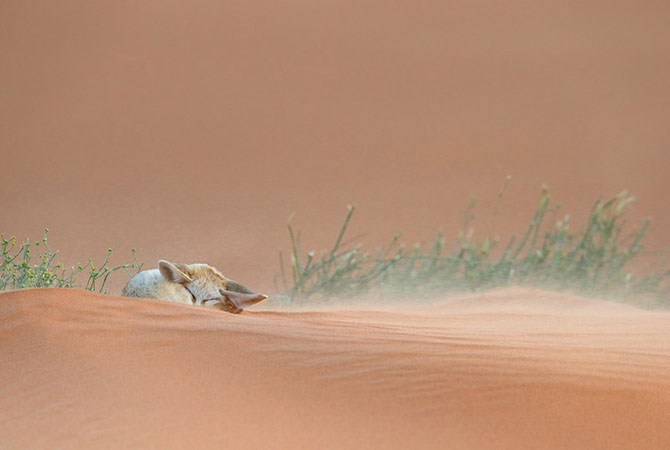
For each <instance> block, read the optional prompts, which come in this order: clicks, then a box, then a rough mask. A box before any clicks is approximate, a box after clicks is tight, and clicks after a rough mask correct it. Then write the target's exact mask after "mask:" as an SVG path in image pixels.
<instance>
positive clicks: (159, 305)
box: [0, 289, 670, 449]
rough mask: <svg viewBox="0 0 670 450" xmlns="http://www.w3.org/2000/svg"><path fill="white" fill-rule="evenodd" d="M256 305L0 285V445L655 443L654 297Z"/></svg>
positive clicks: (505, 293) (660, 406)
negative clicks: (642, 300) (239, 310)
mask: <svg viewBox="0 0 670 450" xmlns="http://www.w3.org/2000/svg"><path fill="white" fill-rule="evenodd" d="M261 306H262V305H258V307H257V308H256V309H255V310H253V311H248V312H245V313H243V314H242V315H237V316H236V315H230V314H226V313H221V312H218V311H210V310H204V309H199V308H194V307H188V306H184V305H179V304H171V303H168V302H162V301H155V300H138V299H125V298H119V297H111V296H102V295H97V294H91V293H86V292H83V291H78V290H29V291H23V292H9V293H3V294H0V447H2V448H3V449H13V448H16V449H19V448H73V447H75V448H95V447H104V448H110V447H111V448H149V447H151V448H343V449H344V448H391V449H393V448H397V449H407V448H450V449H486V448H496V449H502V448H508V449H519V448H565V449H578V448H583V449H600V448H602V449H616V448H621V449H624V448H625V449H631V448H645V449H654V448H656V449H666V448H668V447H669V446H670V427H668V423H669V421H670V375H669V374H670V313H667V312H648V311H642V310H638V309H634V308H632V307H628V306H626V305H620V304H610V303H606V302H601V301H596V300H586V299H582V298H577V297H570V296H567V295H559V294H552V293H546V292H542V291H537V290H530V289H505V290H498V291H492V292H489V293H484V294H477V295H469V296H462V297H460V298H457V299H451V300H447V299H445V300H442V301H439V302H436V303H434V304H430V305H423V306H420V307H416V308H413V309H404V308H402V307H401V306H400V305H396V306H383V305H379V304H377V305H368V306H365V307H350V308H349V307H348V308H345V309H340V310H328V309H318V310H311V311H308V310H301V311H283V312H280V311H272V310H263V308H262V307H261Z"/></svg>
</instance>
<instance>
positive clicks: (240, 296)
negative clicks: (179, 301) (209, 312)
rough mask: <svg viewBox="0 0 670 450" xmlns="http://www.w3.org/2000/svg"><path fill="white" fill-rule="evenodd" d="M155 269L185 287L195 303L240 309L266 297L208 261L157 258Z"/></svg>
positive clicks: (226, 309)
mask: <svg viewBox="0 0 670 450" xmlns="http://www.w3.org/2000/svg"><path fill="white" fill-rule="evenodd" d="M158 269H159V270H160V273H161V275H162V276H163V278H165V279H166V280H168V281H171V282H173V283H178V284H180V285H182V286H183V287H184V288H185V289H186V290H188V291H189V292H190V293H191V296H192V297H193V304H194V305H200V306H210V307H214V308H219V309H223V310H224V311H228V312H232V313H239V312H241V311H242V310H243V309H244V308H246V307H247V306H251V305H253V304H256V303H258V302H260V301H262V300H265V299H266V298H268V296H267V295H262V294H257V293H255V292H252V291H250V290H249V289H247V288H246V287H244V286H242V285H241V284H240V283H238V282H236V281H233V280H229V279H228V278H226V277H224V276H223V275H221V273H220V272H219V271H218V270H216V269H215V268H214V267H212V266H210V265H208V264H179V263H171V262H169V261H165V260H160V261H158Z"/></svg>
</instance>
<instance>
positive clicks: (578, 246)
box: [275, 185, 670, 306]
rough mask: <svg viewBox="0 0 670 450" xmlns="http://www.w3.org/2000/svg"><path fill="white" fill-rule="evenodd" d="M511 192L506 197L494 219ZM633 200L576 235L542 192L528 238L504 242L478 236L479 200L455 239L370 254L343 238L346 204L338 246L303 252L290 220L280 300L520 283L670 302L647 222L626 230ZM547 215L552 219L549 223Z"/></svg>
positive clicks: (593, 213) (594, 211)
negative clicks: (649, 261)
mask: <svg viewBox="0 0 670 450" xmlns="http://www.w3.org/2000/svg"><path fill="white" fill-rule="evenodd" d="M505 186H506V185H505ZM504 191H505V188H503V189H502V191H501V192H500V194H499V198H498V203H497V205H496V208H495V212H494V218H493V220H495V216H496V215H497V213H498V208H499V205H500V200H501V198H502V195H503V193H504ZM633 200H634V198H633V197H631V196H629V195H628V194H627V193H626V192H622V193H620V194H619V195H617V196H615V197H613V198H610V199H598V200H597V201H596V202H595V203H594V204H593V207H592V208H591V210H590V212H589V213H588V216H587V217H586V220H585V222H584V223H585V225H584V226H583V227H582V228H580V229H578V230H576V231H573V230H572V229H571V216H570V215H569V214H562V215H561V214H560V209H561V207H560V205H558V206H556V207H553V208H552V207H550V196H549V192H548V191H547V189H546V188H543V190H542V193H541V195H540V199H539V201H538V203H537V206H536V209H535V212H534V213H533V215H532V217H531V220H530V223H529V224H528V226H527V227H526V229H525V230H524V231H523V232H522V233H520V235H519V236H520V237H517V236H512V237H511V238H509V239H508V240H507V241H506V243H505V245H504V247H501V246H500V239H498V238H496V237H493V236H487V237H485V238H484V239H481V240H476V239H475V238H474V232H473V227H472V225H473V221H474V219H475V214H474V210H475V207H476V200H473V201H471V203H470V205H469V206H468V208H467V211H466V213H465V216H464V219H463V225H462V229H461V231H460V233H459V234H458V236H457V237H456V239H455V241H454V242H453V243H452V244H451V245H447V243H446V242H445V238H444V236H443V234H442V233H438V234H437V236H436V237H435V239H434V240H433V241H432V242H431V243H430V244H429V245H426V246H421V245H419V244H415V245H413V246H410V247H407V246H406V245H404V244H403V243H402V242H401V240H400V236H399V235H396V236H393V238H392V239H391V242H390V244H389V245H387V246H384V247H381V248H379V249H378V250H376V251H375V252H367V251H364V250H363V247H362V245H356V246H343V244H342V242H343V239H344V236H345V233H346V231H347V228H348V226H349V224H350V222H351V219H352V216H353V214H354V211H355V208H354V207H353V206H349V207H348V209H347V213H346V216H345V218H344V222H343V224H342V227H341V228H340V231H339V233H338V235H337V237H336V239H335V242H334V244H333V246H332V247H331V248H330V249H328V250H325V251H322V252H319V253H317V252H307V253H304V252H302V251H301V245H300V236H299V233H296V231H295V230H294V229H293V225H292V217H291V218H290V219H289V223H288V232H289V237H290V241H291V253H290V256H289V260H290V275H289V274H287V272H289V270H287V269H286V266H287V264H286V262H285V257H284V255H283V253H282V252H280V254H279V265H280V274H279V275H278V276H276V277H275V283H276V285H277V288H278V289H279V290H282V289H283V294H282V295H281V296H280V298H281V299H283V300H284V301H286V302H305V301H327V300H328V299H329V298H333V297H355V296H360V295H366V296H369V295H380V296H384V297H385V298H388V297H391V298H417V297H431V296H435V295H441V294H445V293H449V292H462V291H478V290H482V289H487V288H493V287H500V286H508V285H522V286H534V287H541V288H547V289H553V290H569V291H572V292H576V293H580V294H586V295H591V296H599V297H602V296H605V297H608V298H615V299H623V300H631V299H632V300H634V301H636V302H639V303H644V304H647V305H659V304H660V305H668V306H670V288H669V287H668V282H667V281H668V279H669V278H670V270H669V268H668V266H667V265H665V264H662V263H659V262H657V263H655V264H654V265H652V266H651V267H649V266H647V267H642V262H641V259H644V258H641V256H642V255H647V256H649V255H648V254H647V253H646V252H645V248H644V246H643V240H644V238H645V236H646V234H647V232H648V230H649V225H650V222H649V220H644V221H642V222H641V223H640V224H638V226H637V227H636V228H634V229H633V230H632V231H630V232H626V230H625V226H624V220H623V218H624V216H625V214H626V212H627V210H628V208H629V206H630V205H631V203H632V202H633ZM548 217H551V218H552V219H553V220H552V223H549V224H547V222H548V220H547V218H548ZM289 276H290V279H289ZM279 283H282V284H283V286H282V287H280V286H278V285H279Z"/></svg>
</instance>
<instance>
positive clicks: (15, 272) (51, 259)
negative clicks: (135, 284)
mask: <svg viewBox="0 0 670 450" xmlns="http://www.w3.org/2000/svg"><path fill="white" fill-rule="evenodd" d="M48 232H49V229H48V228H47V229H45V230H44V235H43V236H42V239H41V240H40V241H37V242H35V243H34V244H32V243H31V242H30V240H29V239H26V241H25V242H23V243H21V244H20V245H18V244H17V241H16V238H15V237H11V238H9V239H7V238H5V235H4V234H3V235H0V291H3V290H6V289H27V288H42V287H78V285H77V284H76V278H77V276H78V275H79V274H81V273H84V274H88V279H87V280H86V283H85V284H84V285H83V286H81V287H83V288H84V289H87V290H89V291H97V292H103V289H104V288H105V284H106V283H107V280H108V279H109V277H110V275H112V274H113V273H114V272H116V271H119V270H124V271H125V272H126V273H127V274H128V275H129V276H131V275H133V273H131V269H137V270H136V272H139V271H140V270H141V269H142V264H140V263H139V262H138V261H137V258H136V257H135V249H132V258H133V262H132V263H130V264H121V265H118V266H112V267H110V266H109V258H110V256H111V255H112V252H113V251H114V250H113V249H111V248H108V249H107V255H106V256H105V259H104V261H103V262H102V264H100V265H99V266H96V265H95V264H94V263H93V261H92V260H90V259H89V260H88V262H87V263H86V264H83V265H82V264H78V265H77V266H76V267H72V268H70V269H67V268H65V267H64V266H63V264H62V263H57V262H56V261H55V259H56V256H57V255H58V252H57V251H55V252H54V251H53V250H51V248H50V247H49V243H48V240H47V234H48Z"/></svg>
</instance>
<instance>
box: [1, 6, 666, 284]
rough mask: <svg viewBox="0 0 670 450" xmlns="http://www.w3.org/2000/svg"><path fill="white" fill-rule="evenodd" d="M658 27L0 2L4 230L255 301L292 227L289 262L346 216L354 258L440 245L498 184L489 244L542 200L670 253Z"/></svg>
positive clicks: (418, 9)
mask: <svg viewBox="0 0 670 450" xmlns="http://www.w3.org/2000/svg"><path fill="white" fill-rule="evenodd" d="M668 23H670V4H668V3H667V2H655V1H621V0H617V1H614V2H612V1H608V2H605V1H590V2H577V1H563V2H551V1H533V2H529V1H515V2H502V3H501V2H494V1H481V2H444V1H421V2H416V1H412V2H410V1H398V2H381V1H351V2H349V1H328V0H324V1H320V2H308V1H285V2H268V1H256V2H228V1H223V2H221V1H211V0H202V1H192V2H178V1H161V2H157V1H146V2H139V3H138V2H129V1H114V2H88V1H65V2H46V1H42V2H30V3H28V2H23V1H11V0H5V1H3V2H2V4H1V5H0V60H2V61H3V62H4V63H3V64H0V86H2V89H0V149H1V151H2V161H3V164H2V167H3V171H2V187H1V189H2V192H0V195H1V198H2V211H3V214H2V215H0V230H1V231H2V232H4V233H6V234H15V235H17V236H18V237H20V238H25V237H26V236H31V237H33V238H36V237H38V236H39V235H40V233H41V229H42V228H43V227H45V226H49V227H50V228H51V230H52V233H51V240H52V243H53V246H54V247H56V248H59V249H61V251H62V253H63V255H64V257H65V260H66V261H68V262H74V261H75V260H85V259H87V258H88V257H91V256H93V257H97V258H99V257H102V256H104V252H105V249H106V248H107V247H109V246H113V247H115V248H116V249H117V253H118V254H119V259H125V258H121V256H125V254H126V252H127V250H128V249H129V248H131V247H136V248H137V249H138V257H139V258H140V259H141V260H143V261H145V262H146V263H147V264H148V265H151V266H153V265H154V264H155V261H156V260H157V259H158V258H168V259H173V260H176V261H184V262H193V261H203V262H209V263H211V264H213V265H216V266H218V267H219V268H220V269H221V270H222V271H223V272H224V273H225V274H227V275H228V276H231V277H233V278H238V279H241V280H243V281H245V282H247V284H249V285H252V286H260V287H262V288H264V289H271V288H272V276H273V274H274V273H275V272H276V271H277V266H278V265H277V250H278V249H279V248H284V249H286V248H287V243H288V239H287V235H286V230H285V224H286V219H287V218H288V216H289V214H290V213H292V212H295V213H296V227H297V228H301V229H303V230H305V233H306V239H307V242H306V246H307V249H313V248H314V249H318V248H321V247H324V246H325V245H327V244H328V243H329V242H330V241H331V240H332V238H333V237H334V235H335V233H336V231H337V229H338V228H339V226H340V222H341V219H342V218H343V216H344V213H345V206H346V205H347V204H348V203H354V204H356V205H357V206H358V212H357V213H356V216H355V219H354V222H353V225H352V230H351V231H352V235H356V234H360V233H367V235H366V236H365V237H364V238H363V240H365V241H366V242H370V243H371V245H372V244H377V243H380V242H384V241H386V240H387V239H389V238H390V237H391V235H392V234H393V233H395V232H398V231H402V232H404V233H405V234H406V238H407V240H408V241H410V242H412V241H413V240H425V239H429V238H430V237H431V236H432V235H433V233H434V232H435V231H437V229H438V228H444V229H445V232H446V234H447V236H448V237H450V236H453V235H454V234H455V233H456V232H457V230H458V226H459V224H460V222H461V218H462V212H463V210H464V208H465V206H466V205H467V202H468V200H469V198H470V196H471V195H477V196H479V197H480V198H481V199H482V202H483V203H482V205H483V208H482V212H486V211H490V209H491V205H492V203H493V201H494V200H495V195H496V193H497V192H498V190H499V189H500V187H501V186H502V184H503V181H504V179H505V176H506V175H508V174H510V175H512V177H513V180H512V183H511V185H510V188H509V190H508V194H507V196H506V197H505V200H504V203H503V212H502V213H501V217H500V219H499V220H498V226H497V232H498V233H499V234H503V235H507V234H508V233H510V232H512V231H518V230H520V229H521V227H523V226H524V225H525V223H526V222H527V220H528V218H529V215H530V212H531V211H532V209H533V208H534V206H535V200H536V198H537V196H538V194H539V189H540V186H541V185H542V184H543V183H546V184H547V185H548V186H549V187H550V189H551V192H552V193H553V195H554V197H555V198H557V199H558V200H560V201H561V202H562V203H563V204H564V205H565V206H566V210H568V211H571V212H574V213H576V214H577V215H579V214H580V213H583V212H585V211H586V209H587V208H588V207H589V206H590V205H591V203H592V202H593V201H594V200H595V199H596V198H597V197H598V196H600V195H613V194H616V193H617V192H619V191H620V190H622V189H624V188H625V189H629V190H630V191H631V192H632V193H633V194H635V195H636V196H637V197H638V202H637V203H636V204H635V207H634V214H635V216H636V217H641V216H651V217H653V219H654V224H655V228H654V232H653V234H652V236H651V241H650V242H652V243H653V244H654V245H657V246H662V247H668V246H670V231H669V230H670V208H668V207H667V200H666V197H665V195H666V191H667V189H668V187H669V183H668V177H667V174H668V169H669V168H670V164H669V163H670V147H669V143H670V127H669V126H668V124H667V122H668V117H670V84H669V83H668V82H667V80H668V70H669V69H670V59H669V58H668V56H667V55H669V54H670V28H668V26H667V24H668ZM483 215H484V217H488V216H486V214H483ZM489 224H490V220H489V219H488V218H485V219H484V220H482V221H481V222H480V223H479V225H478V226H479V228H478V230H479V231H480V232H482V233H484V232H488V227H489Z"/></svg>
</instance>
